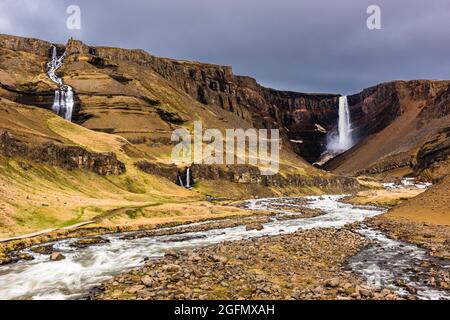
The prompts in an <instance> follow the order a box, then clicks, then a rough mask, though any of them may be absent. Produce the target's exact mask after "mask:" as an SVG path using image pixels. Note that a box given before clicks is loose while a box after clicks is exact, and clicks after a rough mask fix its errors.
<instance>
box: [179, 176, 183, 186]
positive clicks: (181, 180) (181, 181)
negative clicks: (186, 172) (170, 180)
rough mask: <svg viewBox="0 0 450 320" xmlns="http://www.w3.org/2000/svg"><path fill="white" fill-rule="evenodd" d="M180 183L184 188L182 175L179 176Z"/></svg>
mask: <svg viewBox="0 0 450 320" xmlns="http://www.w3.org/2000/svg"><path fill="white" fill-rule="evenodd" d="M178 181H179V182H180V186H182V187H184V183H183V179H181V176H180V175H178Z"/></svg>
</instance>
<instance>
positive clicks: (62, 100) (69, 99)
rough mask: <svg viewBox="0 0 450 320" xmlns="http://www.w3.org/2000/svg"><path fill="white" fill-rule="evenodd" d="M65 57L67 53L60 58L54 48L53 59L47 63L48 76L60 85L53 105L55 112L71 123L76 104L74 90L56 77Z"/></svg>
mask: <svg viewBox="0 0 450 320" xmlns="http://www.w3.org/2000/svg"><path fill="white" fill-rule="evenodd" d="M65 56H66V53H65V52H64V53H63V54H62V55H61V56H60V57H58V53H57V50H56V47H55V46H53V47H52V58H51V60H50V61H49V62H48V63H47V75H48V76H49V78H50V79H51V80H52V81H53V82H54V83H56V84H57V85H59V89H58V90H55V99H54V101H53V105H52V110H53V112H54V113H56V114H57V115H59V116H61V117H63V118H64V119H66V120H69V121H71V120H72V114H73V106H74V104H75V103H74V100H73V89H72V87H70V86H68V85H66V84H64V83H63V81H62V79H61V78H60V77H58V76H57V75H56V70H58V68H59V67H61V66H62V64H63V61H64V57H65Z"/></svg>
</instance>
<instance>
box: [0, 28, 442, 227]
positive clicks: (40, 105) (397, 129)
mask: <svg viewBox="0 0 450 320" xmlns="http://www.w3.org/2000/svg"><path fill="white" fill-rule="evenodd" d="M53 46H55V47H56V53H57V55H58V56H61V55H62V54H63V53H65V56H64V62H63V64H62V65H61V67H60V68H58V69H57V71H56V74H57V76H58V77H60V78H61V79H62V81H63V83H64V84H67V85H68V86H70V87H71V88H73V92H74V110H73V117H72V121H66V120H64V119H62V118H60V117H58V116H56V115H55V114H54V113H53V112H52V110H51V109H52V105H53V103H54V99H55V90H57V89H58V86H57V85H56V84H55V83H54V82H52V81H51V79H50V78H49V76H48V74H47V63H48V62H49V60H50V59H51V56H52V51H53V49H52V48H53ZM339 97H340V94H337V93H336V94H322V93H301V92H291V91H280V90H274V89H270V88H266V87H263V86H261V85H260V84H258V83H257V81H256V80H255V79H252V78H250V77H245V76H238V75H234V74H233V71H232V69H231V67H228V66H219V65H211V64H205V63H200V62H192V61H182V60H173V59H168V58H160V57H156V56H153V55H151V54H149V53H147V52H145V51H143V50H130V49H120V48H110V47H99V46H89V45H86V44H84V43H82V42H80V41H77V40H69V41H68V42H67V43H66V44H52V43H50V42H47V41H43V40H38V39H29V38H22V37H16V36H9V35H0V134H1V138H2V140H1V143H2V146H4V148H2V152H0V160H1V163H0V175H1V180H0V181H1V185H0V191H2V192H3V193H4V194H5V195H6V196H5V197H4V199H1V200H0V209H1V210H2V212H3V215H4V219H3V221H6V222H5V225H6V226H7V227H6V228H8V226H10V225H11V226H12V225H14V224H15V223H16V222H15V221H17V217H18V216H20V214H19V213H21V214H23V212H27V214H31V212H34V211H36V212H37V214H35V215H34V217H44V216H45V217H46V219H47V217H48V216H52V217H56V213H55V212H56V211H57V210H56V208H61V203H63V204H64V205H62V207H65V206H66V207H67V208H65V209H64V208H63V210H67V212H72V214H74V213H76V214H77V216H79V217H80V218H79V219H81V220H84V219H86V218H88V217H90V216H92V215H95V216H97V213H98V212H103V214H104V215H102V214H100V215H101V216H102V217H103V216H106V217H109V215H108V214H106V213H105V211H107V210H110V209H114V208H117V207H125V206H130V207H133V208H134V207H136V206H139V205H142V202H145V203H146V204H148V201H149V199H159V200H158V201H159V202H165V201H169V200H168V199H171V200H170V201H173V199H179V198H180V197H182V198H183V199H185V198H186V197H188V198H189V197H192V198H194V199H200V198H202V197H204V196H205V195H211V196H214V197H227V198H232V199H234V198H246V197H249V196H263V195H273V194H305V193H308V194H310V193H320V192H323V191H325V190H326V191H327V192H343V191H348V190H356V189H358V188H360V185H359V184H358V182H357V180H356V179H355V178H353V177H348V176H349V175H350V176H351V175H361V174H364V175H367V174H373V175H383V174H387V173H392V172H394V173H395V174H398V175H406V174H415V175H420V176H421V177H424V178H426V177H429V178H431V179H439V178H440V177H442V176H444V175H446V174H448V155H449V146H448V141H449V139H448V128H449V123H450V121H449V117H450V116H449V114H450V111H449V101H450V81H430V80H416V81H392V82H387V83H382V84H379V85H376V86H374V87H371V88H367V89H364V90H363V91H362V92H360V93H357V94H354V95H349V96H348V104H349V109H350V118H351V126H352V134H353V136H354V139H355V140H356V142H357V143H356V145H355V146H354V147H353V148H351V149H350V150H348V151H347V152H345V153H343V154H341V155H339V156H338V157H336V158H334V159H332V160H331V161H330V162H328V163H326V164H325V166H324V168H325V169H327V170H328V171H325V170H322V169H319V168H315V167H313V166H312V165H311V164H312V163H314V162H315V161H317V159H318V158H319V157H320V156H321V155H322V154H323V153H324V152H325V151H326V148H327V136H328V135H329V134H330V133H332V132H333V131H335V130H336V128H337V123H338V117H339V114H338V100H339ZM197 120H201V121H202V123H203V127H204V129H206V128H215V129H219V130H222V131H223V130H225V129H233V128H243V129H248V128H259V129H264V128H267V129H270V128H276V129H280V137H281V148H280V172H279V173H278V174H277V175H275V176H273V177H262V176H261V175H260V174H258V171H259V170H258V169H257V168H256V167H252V166H210V165H208V166H207V165H195V166H192V168H191V171H190V174H191V175H192V181H195V187H194V190H192V191H189V190H185V188H182V186H177V184H183V183H178V181H179V180H180V176H181V177H182V179H181V182H183V179H185V176H186V168H180V167H174V166H173V165H172V164H171V163H170V154H171V150H172V148H173V146H174V143H173V142H172V141H171V135H172V132H173V130H174V129H178V128H187V129H188V130H191V129H192V127H193V122H194V121H197ZM330 171H333V172H330ZM344 175H345V176H344ZM183 177H184V178H183ZM50 193H51V194H52V196H51V197H48V196H45V194H50ZM100 199H101V200H100ZM41 203H45V204H46V205H45V206H41ZM37 207H39V210H37V209H36V208H37ZM52 208H53V209H54V210H53V211H52ZM86 208H89V209H86ZM33 210H34V211H33ZM86 210H87V211H88V212H90V214H86V213H85V212H86ZM89 210H90V211H89ZM60 211H61V210H60ZM94 213H95V214H94ZM81 217H83V218H81ZM66 218H67V217H66ZM66 218H64V219H62V220H63V221H66V220H65V219H66ZM20 219H22V217H20ZM35 219H36V226H34V227H37V225H39V226H48V225H49V222H48V221H45V223H43V224H42V225H41V222H42V221H41V220H39V219H38V218H35ZM55 219H60V217H59V216H58V218H55ZM58 221H59V220H58ZM25 229H26V230H28V229H27V228H25ZM32 229H33V228H31V229H30V230H32Z"/></svg>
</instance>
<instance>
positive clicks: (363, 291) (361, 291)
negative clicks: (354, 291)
mask: <svg viewBox="0 0 450 320" xmlns="http://www.w3.org/2000/svg"><path fill="white" fill-rule="evenodd" d="M359 294H360V295H361V297H364V298H371V297H372V296H373V293H372V292H371V291H369V290H367V289H365V288H360V289H359Z"/></svg>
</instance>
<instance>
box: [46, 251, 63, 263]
mask: <svg viewBox="0 0 450 320" xmlns="http://www.w3.org/2000/svg"><path fill="white" fill-rule="evenodd" d="M65 258H66V257H65V256H63V254H62V253H61V252H53V253H52V254H51V255H50V260H51V261H61V260H64V259H65Z"/></svg>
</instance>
